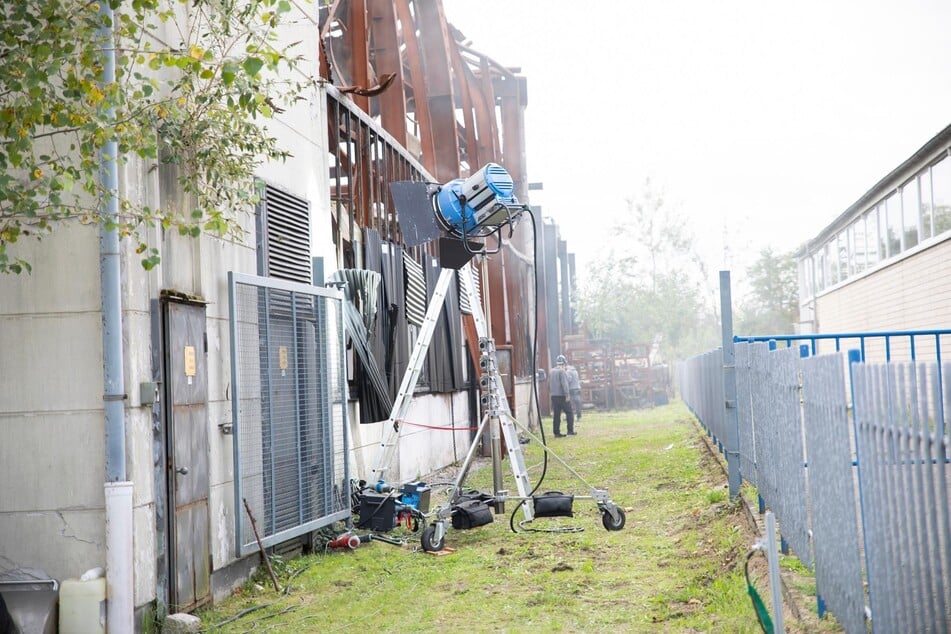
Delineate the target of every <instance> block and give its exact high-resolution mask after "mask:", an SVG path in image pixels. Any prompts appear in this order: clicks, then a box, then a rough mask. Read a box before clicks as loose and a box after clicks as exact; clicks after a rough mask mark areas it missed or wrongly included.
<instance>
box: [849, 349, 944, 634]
mask: <svg viewBox="0 0 951 634" xmlns="http://www.w3.org/2000/svg"><path fill="white" fill-rule="evenodd" d="M945 370H946V371H945V372H944V376H947V368H945ZM938 376H939V375H938V372H937V366H936V364H922V363H888V364H884V365H868V364H854V365H853V382H854V386H855V417H856V428H857V439H856V440H857V444H858V459H859V467H860V469H859V482H860V486H861V491H862V496H863V504H864V511H863V512H864V515H865V517H864V526H865V530H866V548H867V560H868V584H869V598H870V604H871V612H872V623H873V626H874V629H875V631H884V632H892V631H895V632H911V631H914V632H946V631H948V628H949V625H951V617H949V609H951V581H949V577H951V561H949V554H951V553H949V543H948V539H949V534H951V533H949V518H948V505H949V502H951V500H949V497H948V481H947V480H948V473H949V470H948V464H947V451H948V438H947V436H945V435H943V434H940V435H939V434H938V433H936V432H935V429H941V430H943V429H944V421H943V418H944V411H943V405H942V403H943V402H944V403H946V402H947V397H948V395H949V390H948V387H947V386H946V385H945V386H942V385H941V381H939V379H938ZM942 395H943V396H944V399H942V398H941V396H942ZM935 406H937V407H935Z"/></svg>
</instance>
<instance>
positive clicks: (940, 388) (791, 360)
mask: <svg viewBox="0 0 951 634" xmlns="http://www.w3.org/2000/svg"><path fill="white" fill-rule="evenodd" d="M946 335H951V331H944V330H941V331H914V332H910V331H909V332H889V333H850V334H846V335H821V336H790V337H780V338H769V339H772V340H773V341H770V342H769V343H767V342H765V341H761V340H763V339H767V338H766V337H736V338H734V342H735V343H734V356H735V373H728V372H725V368H724V362H723V360H724V357H725V355H724V354H723V352H722V350H721V349H717V350H713V351H711V352H707V353H705V354H702V355H698V356H696V357H693V358H691V359H689V360H688V361H687V362H685V363H684V364H682V365H681V367H680V369H679V373H678V374H679V384H680V387H681V395H682V397H683V399H684V401H685V402H686V403H687V405H688V406H689V407H690V408H691V410H692V411H693V412H694V414H695V415H696V416H697V418H698V419H699V420H700V422H701V424H702V425H703V426H704V428H705V429H706V430H707V432H708V433H709V434H710V436H711V437H712V438H713V439H714V441H715V442H716V444H717V446H718V447H719V448H720V450H721V451H722V452H723V453H724V454H725V455H726V456H727V458H728V460H729V459H730V458H731V456H732V457H733V459H735V460H738V462H739V468H740V472H741V475H742V477H743V478H744V479H745V480H747V481H748V482H750V483H751V484H753V485H754V486H756V488H757V491H758V493H759V495H760V498H761V500H760V502H761V510H763V508H764V507H769V508H770V509H772V510H773V512H774V513H775V514H776V517H777V518H778V519H779V522H780V527H781V532H782V537H783V542H784V544H786V545H788V547H790V548H791V549H792V550H793V552H794V553H795V554H796V555H797V556H798V557H799V559H800V560H801V561H802V562H803V564H805V565H806V566H808V567H809V568H811V569H813V570H814V571H815V575H816V585H817V590H818V593H819V595H820V612H822V611H824V609H826V608H828V609H829V610H830V611H831V612H832V613H833V614H835V616H836V618H837V619H838V620H839V622H840V623H841V624H842V626H843V627H844V628H845V630H846V631H847V632H866V631H867V627H868V625H869V622H867V617H869V616H870V617H871V621H870V623H871V626H872V630H873V631H874V632H947V631H949V628H951V513H949V503H951V498H949V488H948V484H949V483H948V478H949V475H951V467H949V461H948V436H947V433H946V427H945V407H946V406H947V404H948V403H951V381H949V380H948V377H951V364H942V363H940V358H941V342H942V337H944V336H946ZM859 337H861V339H859ZM820 338H821V339H822V340H830V341H835V350H836V351H835V352H832V353H830V354H820V355H818V356H810V354H814V353H815V352H816V350H817V342H818V341H819V340H820ZM919 338H920V339H922V340H925V341H928V342H933V343H931V344H930V345H928V346H927V348H925V347H924V346H918V348H917V352H916V345H915V341H916V340H918V339H919ZM775 339H782V340H784V341H785V343H786V344H787V347H781V348H778V349H777V345H776V341H775ZM847 339H855V340H856V341H860V342H861V345H857V346H856V347H855V349H854V350H851V351H850V352H849V354H848V355H846V353H845V352H843V351H841V349H842V347H843V346H842V344H841V342H844V341H846V340H847ZM895 341H902V342H907V343H906V344H905V346H904V353H903V355H902V356H903V357H904V358H905V359H908V360H898V359H896V358H895V357H894V356H893V354H891V353H892V352H893V351H894V350H895V349H896V346H895V344H894V342H895ZM796 344H803V345H798V346H796V347H794V346H795V345H796ZM866 344H868V346H867V345H866ZM867 349H868V350H871V349H876V350H879V351H885V354H884V355H883V356H884V358H883V360H882V361H883V362H881V363H869V362H866V361H865V360H864V355H865V354H866V352H867ZM728 376H735V380H736V395H737V398H736V402H731V403H727V402H726V401H725V400H724V396H723V395H724V394H725V393H726V392H725V389H724V377H728ZM853 403H854V406H853ZM730 424H734V425H736V426H737V432H738V433H737V434H736V437H737V438H738V443H739V446H738V447H726V446H724V443H725V439H726V438H728V437H729V435H728V434H727V431H728V429H727V426H728V425H730Z"/></svg>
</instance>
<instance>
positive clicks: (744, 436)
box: [734, 343, 757, 486]
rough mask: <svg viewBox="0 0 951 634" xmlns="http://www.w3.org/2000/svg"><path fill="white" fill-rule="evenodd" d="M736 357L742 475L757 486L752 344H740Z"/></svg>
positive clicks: (736, 347)
mask: <svg viewBox="0 0 951 634" xmlns="http://www.w3.org/2000/svg"><path fill="white" fill-rule="evenodd" d="M734 354H735V356H736V418H737V425H738V427H739V438H740V474H741V475H742V476H743V477H744V478H745V479H746V480H747V481H748V482H749V483H750V484H752V485H753V486H757V484H756V436H755V434H754V433H753V409H752V401H751V400H750V344H748V343H738V344H736V345H735V347H734Z"/></svg>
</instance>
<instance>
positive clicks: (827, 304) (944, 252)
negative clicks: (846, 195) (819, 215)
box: [797, 126, 951, 358]
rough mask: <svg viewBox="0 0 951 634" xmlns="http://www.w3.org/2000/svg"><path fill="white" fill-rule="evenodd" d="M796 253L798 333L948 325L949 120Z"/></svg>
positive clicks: (950, 269)
mask: <svg viewBox="0 0 951 634" xmlns="http://www.w3.org/2000/svg"><path fill="white" fill-rule="evenodd" d="M797 258H798V262H799V298H800V300H799V301H800V315H801V322H800V328H799V330H800V332H803V333H844V332H867V331H894V330H919V329H938V328H947V327H948V326H949V324H951V274H949V273H951V126H948V127H946V128H945V129H944V130H942V131H941V132H940V133H938V134H937V135H936V136H935V137H934V138H932V139H931V140H929V141H928V142H927V143H925V144H924V145H923V146H922V147H921V148H920V149H919V150H918V151H917V152H915V153H914V154H913V155H912V156H911V157H909V158H908V159H907V160H906V161H904V162H903V163H902V164H901V165H899V166H898V167H896V168H895V169H894V170H892V171H891V172H890V173H888V174H887V175H885V176H884V177H883V178H882V179H881V180H880V181H878V182H877V183H876V184H875V185H874V186H872V187H871V188H870V189H869V190H868V191H867V192H866V193H865V194H863V195H862V196H861V197H860V198H859V199H858V200H857V201H856V202H855V203H854V204H853V205H852V206H850V207H849V208H848V209H846V210H845V211H844V212H842V213H841V214H840V215H839V216H838V217H837V218H836V219H835V220H833V221H832V222H831V223H830V224H829V225H828V226H826V227H825V228H824V229H823V230H822V231H820V232H819V234H818V235H816V236H815V237H814V238H813V239H811V240H809V241H808V242H806V243H805V244H804V245H803V246H802V247H801V249H800V250H799V252H798V253H797ZM899 352H900V351H899ZM872 353H873V354H875V351H872ZM893 358H894V355H893Z"/></svg>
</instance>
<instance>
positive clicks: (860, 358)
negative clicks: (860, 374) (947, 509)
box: [848, 349, 877, 614]
mask: <svg viewBox="0 0 951 634" xmlns="http://www.w3.org/2000/svg"><path fill="white" fill-rule="evenodd" d="M864 361H865V358H864V355H863V353H862V351H860V350H855V349H852V350H849V351H848V362H849V399H850V400H851V401H852V437H853V442H854V444H855V471H856V478H855V479H856V482H857V484H858V490H859V514H860V521H861V522H862V552H863V553H864V555H865V574H866V577H867V576H868V574H869V571H870V570H871V568H869V554H868V532H867V531H868V528H867V527H868V525H869V522H868V520H867V518H866V512H865V493H864V491H863V490H862V456H861V454H860V453H859V419H858V412H859V407H858V403H856V401H855V367H854V366H855V364H856V363H864ZM869 586H870V587H869V592H868V607H869V612H870V613H872V614H874V608H875V600H876V598H877V597H876V596H875V591H873V589H872V584H869Z"/></svg>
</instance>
